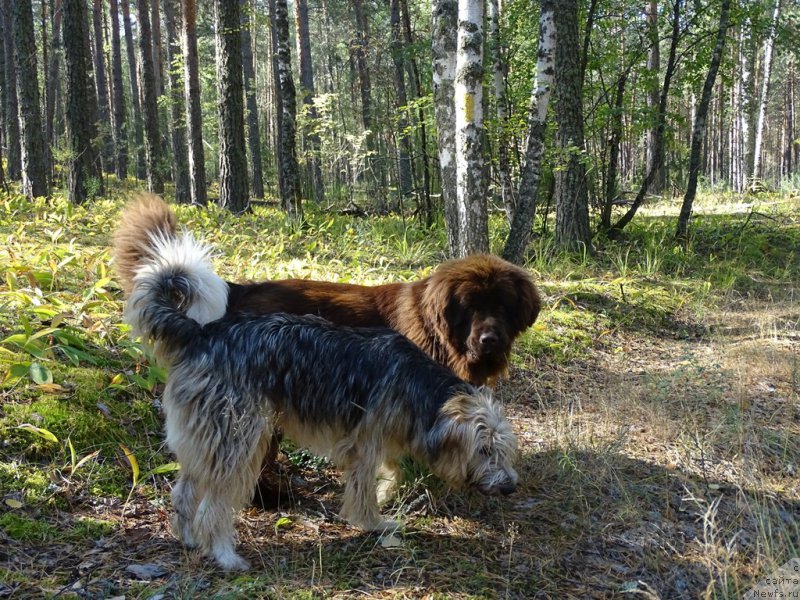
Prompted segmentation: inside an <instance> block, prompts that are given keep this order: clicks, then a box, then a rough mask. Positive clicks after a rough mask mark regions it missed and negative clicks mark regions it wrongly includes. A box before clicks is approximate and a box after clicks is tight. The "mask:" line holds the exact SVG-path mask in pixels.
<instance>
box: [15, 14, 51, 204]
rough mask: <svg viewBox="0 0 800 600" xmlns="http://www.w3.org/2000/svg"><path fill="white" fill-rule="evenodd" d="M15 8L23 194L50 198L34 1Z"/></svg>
mask: <svg viewBox="0 0 800 600" xmlns="http://www.w3.org/2000/svg"><path fill="white" fill-rule="evenodd" d="M13 6H14V8H13V14H12V29H13V37H14V50H15V52H14V56H15V59H16V60H15V64H16V68H17V95H18V99H19V123H20V136H21V142H22V144H21V149H22V161H21V162H22V193H23V194H25V195H26V196H28V197H29V198H34V197H39V196H47V195H48V193H49V192H50V189H49V185H48V183H49V182H48V178H47V167H46V160H45V146H44V130H43V129H42V113H41V106H40V104H39V82H38V77H37V67H36V40H35V38H34V32H33V6H32V5H31V0H14V3H13Z"/></svg>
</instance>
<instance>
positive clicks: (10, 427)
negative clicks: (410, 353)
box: [0, 186, 800, 599]
mask: <svg viewBox="0 0 800 600" xmlns="http://www.w3.org/2000/svg"><path fill="white" fill-rule="evenodd" d="M125 191H126V189H125V187H124V186H120V187H118V188H117V187H115V188H113V189H112V194H111V196H110V197H109V198H106V199H98V200H96V201H94V202H91V203H88V204H86V205H84V206H72V205H70V204H69V203H67V202H66V201H65V200H64V199H63V198H61V197H56V198H54V199H52V200H43V199H39V200H36V201H34V202H29V201H27V200H26V199H25V198H23V197H21V196H19V195H16V194H12V195H10V196H5V197H0V265H2V267H1V268H2V273H0V275H2V280H0V401H1V404H0V490H2V497H0V540H2V541H3V542H4V543H8V544H9V545H10V547H11V548H13V552H11V551H10V552H8V553H7V554H4V553H0V579H2V580H3V581H4V582H6V584H8V585H11V584H13V585H17V586H19V588H18V589H19V590H20V591H19V593H22V594H23V595H24V594H30V595H31V596H36V595H37V594H39V595H41V594H43V593H44V594H55V593H56V592H57V591H58V590H59V589H60V588H61V587H63V586H66V585H71V584H72V582H73V577H74V575H73V572H72V570H71V568H67V567H63V568H62V567H61V566H59V567H57V568H47V567H46V566H43V565H46V564H48V563H46V561H45V562H42V564H41V565H39V564H37V563H36V561H33V562H31V563H20V562H19V561H15V559H14V558H13V556H17V555H20V556H22V555H27V554H26V553H32V555H36V556H39V555H41V556H44V555H45V554H47V553H55V554H58V553H61V554H64V555H65V556H66V555H69V556H71V555H70V553H71V552H84V551H88V550H89V549H91V548H93V547H94V546H95V544H96V543H97V542H98V540H100V539H101V538H102V539H105V540H107V541H108V544H109V545H108V546H104V547H103V548H104V552H107V554H108V556H107V564H106V565H105V566H104V567H103V568H102V569H101V572H102V575H97V576H96V578H95V580H96V583H95V584H93V585H95V591H96V592H97V593H98V594H100V595H102V594H111V595H114V594H126V596H130V597H133V598H139V597H141V598H146V597H149V596H151V595H152V594H155V593H165V594H167V595H168V596H171V597H183V598H191V597H196V596H197V595H199V594H203V595H208V596H210V597H217V598H234V597H241V596H242V595H251V596H259V595H261V596H265V597H287V598H297V599H301V598H302V599H304V598H317V597H328V596H330V595H335V594H337V593H339V594H343V595H347V594H355V593H359V594H361V595H364V596H365V597H398V598H406V597H408V598H412V597H420V596H422V595H425V594H429V595H431V596H432V597H442V598H445V597H459V598H484V597H498V596H504V595H507V596H508V597H523V596H524V595H525V594H526V593H529V592H530V591H531V590H541V591H542V593H544V594H550V595H557V594H561V595H564V596H567V597H569V596H575V597H582V595H583V594H584V593H585V590H587V589H588V590H591V591H592V592H593V593H596V594H600V595H613V594H614V593H620V591H621V590H623V589H626V587H625V586H626V585H629V584H630V583H631V582H632V581H633V582H635V581H638V580H640V579H641V580H645V581H649V582H651V583H652V584H653V585H654V586H655V587H656V588H658V589H662V591H663V593H664V597H668V596H670V594H671V593H672V594H673V595H674V594H675V593H676V592H675V590H676V589H677V588H676V587H674V586H675V585H676V584H675V581H676V579H675V577H678V576H675V575H674V573H679V578H682V579H681V581H683V582H684V583H685V584H686V585H689V586H690V587H691V586H695V587H696V586H700V587H701V588H704V587H705V586H707V585H708V586H710V587H709V589H710V590H712V592H711V594H710V597H720V598H726V597H735V596H736V595H737V594H741V593H744V591H745V590H746V589H747V587H748V584H750V583H751V582H752V580H753V579H754V578H755V577H757V576H759V575H763V574H765V573H764V572H765V570H767V569H769V568H770V567H774V566H776V565H778V564H781V563H782V562H784V561H785V560H786V559H788V557H790V556H792V555H796V554H797V553H798V551H800V535H798V530H797V525H796V523H797V519H795V520H794V521H792V519H791V518H787V515H789V516H790V517H791V516H792V515H797V514H798V512H797V511H798V510H800V509H798V506H800V489H798V485H797V481H796V469H797V465H798V464H800V445H798V442H797V441H796V440H798V439H800V435H799V434H800V431H798V427H797V424H796V422H794V421H791V419H788V418H784V417H780V415H784V416H785V415H786V411H787V410H788V408H787V407H791V406H796V403H797V402H798V394H799V393H800V383H799V382H800V362H799V361H798V359H797V357H796V354H795V355H794V357H793V355H792V352H791V343H792V342H791V340H793V339H795V338H793V337H792V336H796V335H797V333H796V332H797V330H798V327H799V326H798V323H800V310H798V305H797V300H796V296H797V291H798V289H797V288H798V282H800V253H798V252H797V248H800V218H799V217H798V215H800V210H798V209H800V201H798V199H797V198H792V197H790V196H788V195H787V196H771V197H766V196H765V197H759V198H744V199H740V198H731V197H727V196H726V197H723V196H708V195H707V196H703V197H701V198H700V199H699V201H698V205H697V207H696V216H695V218H694V220H693V222H692V227H691V238H690V240H689V244H688V245H687V246H686V247H684V246H682V245H680V244H677V243H675V242H674V241H673V238H672V233H673V229H674V223H675V218H674V217H675V210H676V207H675V203H670V202H666V203H662V204H658V205H653V206H646V207H644V208H643V209H642V211H640V212H641V214H640V215H639V216H638V217H637V219H636V220H634V222H633V223H632V224H631V225H630V227H629V228H628V229H626V231H625V235H624V237H623V239H622V240H620V241H617V242H613V243H612V242H609V241H605V240H597V243H596V248H595V252H594V253H593V254H591V255H586V254H583V255H580V254H572V255H570V254H562V253H557V252H555V251H554V247H553V242H552V239H551V238H549V237H546V236H545V237H537V238H535V239H534V242H533V243H532V245H531V247H530V249H529V256H528V261H527V264H526V266H527V268H528V269H529V270H530V271H531V272H532V273H533V275H534V277H535V279H536V281H537V284H538V285H539V287H540V289H541V291H542V292H543V294H544V297H545V309H544V310H543V312H542V314H541V316H540V318H539V320H538V321H537V323H536V324H535V325H534V327H533V328H532V329H531V330H530V331H528V332H526V333H525V334H524V335H523V336H522V337H521V338H520V339H519V340H518V341H517V344H516V345H515V349H514V354H513V356H512V370H511V377H510V379H508V380H507V381H505V382H503V383H502V384H501V385H500V387H499V389H498V391H497V394H498V395H499V396H500V397H501V399H502V400H503V401H504V402H506V403H507V405H508V410H509V414H510V417H511V419H512V422H513V423H514V425H515V427H516V428H517V430H518V432H519V433H520V444H521V450H522V457H521V459H520V473H521V477H522V489H521V490H520V492H519V494H518V495H517V496H518V497H517V498H514V499H509V500H508V501H499V500H485V499H480V498H476V497H473V496H471V495H468V494H467V495H465V494H460V493H457V492H452V491H449V490H447V489H446V488H445V486H443V485H441V483H440V482H438V481H436V480H435V479H434V478H432V477H431V476H430V475H428V473H427V471H426V470H425V469H424V468H422V467H420V466H419V465H414V464H409V465H407V468H406V472H407V475H408V482H407V484H406V485H405V486H403V487H402V489H401V490H400V493H399V495H398V498H397V500H396V501H395V502H394V504H393V505H391V506H390V507H389V510H390V511H396V512H398V513H400V514H402V515H403V518H404V519H406V520H407V521H408V522H409V527H408V529H407V531H406V533H405V534H404V536H403V544H402V546H401V547H399V548H392V549H384V548H382V547H381V546H380V541H379V540H378V538H377V537H375V536H369V535H364V534H361V533H359V532H355V531H354V530H351V529H349V528H347V527H345V526H343V525H342V524H341V523H339V522H338V521H337V520H336V519H335V518H334V517H333V516H332V515H333V513H334V512H335V510H336V507H337V505H338V501H339V495H340V491H341V490H340V488H339V487H338V481H337V479H336V477H335V473H334V471H333V470H332V467H331V466H330V464H329V463H327V462H326V461H324V460H320V459H318V458H316V457H314V456H312V455H310V454H308V453H307V452H305V451H303V450H296V451H295V450H294V449H293V448H292V446H291V445H289V444H287V445H286V449H287V450H291V452H290V458H291V460H292V462H293V465H294V468H295V469H297V470H300V471H302V473H303V477H305V478H306V479H308V489H305V490H300V491H299V492H297V498H296V500H297V506H296V507H295V508H293V509H290V510H289V511H288V512H284V513H266V514H259V513H256V512H254V511H248V512H246V513H245V514H244V515H243V524H242V526H241V528H240V532H241V533H242V542H243V545H244V547H245V549H246V550H245V554H247V555H248V558H250V559H251V561H252V562H253V563H254V564H255V565H256V566H257V568H256V569H255V570H254V571H253V572H252V573H249V574H247V575H244V576H225V575H222V574H220V573H218V572H216V571H214V570H213V569H211V568H210V567H209V565H208V564H207V563H205V562H203V561H202V560H200V559H199V558H198V557H196V556H193V555H191V554H189V553H186V552H185V551H183V550H182V549H181V548H180V547H179V546H178V545H177V543H175V542H174V541H173V540H172V538H171V537H170V535H169V532H168V528H167V526H166V516H167V512H168V510H169V499H168V494H169V483H170V481H171V479H172V477H173V476H174V474H173V473H172V470H173V469H172V468H171V467H170V466H169V463H170V462H171V460H172V457H171V456H170V455H169V453H168V452H167V451H166V450H165V448H164V447H163V435H162V432H161V427H162V425H161V415H160V413H159V399H160V393H161V390H162V388H163V383H164V381H165V378H166V373H165V372H164V370H163V369H161V368H158V367H157V366H154V365H152V364H150V362H149V361H148V360H147V356H146V355H145V354H144V353H143V352H142V351H141V350H140V349H139V347H138V346H137V345H136V344H134V343H133V342H132V341H131V340H130V339H129V338H128V330H127V327H126V326H124V325H122V324H121V320H120V314H121V310H122V305H123V298H122V294H121V291H120V289H119V286H118V285H117V284H116V282H115V281H114V273H113V265H112V264H111V260H110V254H109V249H108V245H109V242H110V235H111V233H112V231H113V230H114V227H115V226H116V223H117V221H118V214H119V210H120V209H121V206H122V200H123V197H124V193H125ZM176 210H177V213H178V220H179V221H180V223H181V224H182V225H183V226H185V227H186V228H187V229H189V230H191V231H193V232H195V233H196V234H198V235H199V236H201V237H202V238H204V239H205V240H207V241H208V242H209V243H211V244H212V245H213V246H214V247H215V248H216V249H217V255H216V256H215V258H214V262H215V266H216V267H217V268H218V270H219V272H220V273H221V274H222V275H223V276H224V277H226V278H229V279H246V278H253V279H262V278H285V277H309V278H317V279H325V280H330V281H342V282H355V283H364V284H379V283H385V282H390V281H411V280H415V279H418V278H420V277H424V276H425V275H427V274H429V273H430V272H431V271H432V270H433V269H434V268H435V267H436V265H437V264H438V263H439V262H441V261H442V260H444V258H445V248H446V239H445V235H444V233H443V230H442V227H441V223H437V224H436V225H435V226H434V227H433V228H431V229H427V228H425V227H424V226H423V225H422V224H421V222H420V221H419V220H417V219H415V218H412V217H408V216H406V217H405V218H403V217H401V216H398V215H390V216H380V217H369V218H367V219H362V218H354V217H345V216H340V215H336V214H330V213H327V212H325V211H323V210H321V209H319V208H316V207H314V206H311V205H309V206H308V207H307V208H306V220H305V222H304V223H303V224H302V226H300V227H297V226H294V225H292V224H290V223H288V222H287V221H286V219H284V217H283V215H282V214H281V213H280V212H279V211H278V210H277V209H275V208H271V207H267V206H258V207H256V208H255V209H254V210H253V212H252V213H251V214H247V215H244V216H242V217H240V218H235V217H233V216H231V215H230V214H229V213H227V212H226V211H224V210H222V209H219V208H217V207H214V206H211V207H209V208H208V209H202V208H198V207H191V206H180V207H177V208H176ZM540 225H541V223H538V224H537V230H538V228H539V226H540ZM506 230H507V229H506V224H505V221H504V218H503V217H502V216H501V215H500V214H496V215H492V217H491V241H492V248H493V250H495V251H499V249H500V248H501V247H502V242H503V239H504V236H505V232H506ZM549 230H550V231H552V226H551V227H549ZM782 411H783V412H782ZM21 425H24V426H25V427H20V426H21ZM125 449H129V450H130V453H131V456H126V450H125ZM154 471H155V473H154ZM134 473H138V481H137V482H136V485H135V487H134ZM792 473H794V475H792ZM719 490H724V494H723V496H724V497H723V499H722V500H721V501H719V504H717V505H714V506H713V507H712V504H711V503H712V502H714V501H715V498H716V497H717V496H718V494H719ZM715 494H716V495H715ZM712 508H713V511H712ZM712 512H713V515H712ZM654 515H655V516H654ZM284 516H288V517H289V520H288V521H282V522H283V523H284V526H281V527H276V526H275V525H276V523H277V522H278V521H279V520H280V519H281V518H282V517H284ZM712 516H713V517H714V520H713V523H711V522H710V520H709V519H711V517H712ZM704 519H705V521H704ZM661 520H663V522H661ZM704 522H705V523H706V525H707V527H706V528H705V529H704V528H703V525H702V524H703V523H704ZM652 523H659V525H658V527H660V528H661V529H658V527H655V525H653V527H655V529H652V531H651V529H650V528H651V524H652ZM698 523H700V526H698ZM709 523H711V524H709ZM657 529H658V531H656V530H657ZM690 531H691V532H694V533H693V534H692V535H693V536H694V537H692V535H690V534H689V533H688V532H690ZM737 531H743V532H744V533H742V534H737V533H736V532H737ZM131 532H133V533H134V534H136V535H135V536H133V537H131V536H132V535H133V534H132V533H131ZM654 532H655V533H654ZM659 532H660V533H659ZM712 534H713V535H714V536H716V537H714V539H711V538H708V537H705V538H704V537H703V536H704V535H706V536H710V535H712ZM137 536H138V537H137ZM631 536H632V537H631ZM737 536H739V537H737ZM651 538H652V539H654V540H656V541H654V542H653V544H652V545H648V543H645V542H642V541H641V540H642V539H643V540H649V539H651ZM734 538H735V539H734ZM741 539H743V540H744V541H740V542H737V540H741ZM620 540H623V541H624V543H623V541H620ZM631 540H633V541H631ZM731 540H733V541H731ZM626 544H627V545H626ZM636 544H640V545H639V546H637V545H636ZM642 544H643V545H642ZM659 544H661V545H662V546H663V547H666V546H667V545H673V546H674V547H675V548H676V550H675V552H677V553H678V555H677V556H678V558H674V557H672V558H670V555H667V554H664V553H663V552H661V551H660V550H659V549H658V548H659V547H660V546H659ZM737 544H738V545H737ZM595 548H598V549H599V548H603V549H605V550H602V551H599V550H598V551H596V552H594V551H593V550H592V549H595ZM632 548H639V549H640V550H635V549H632ZM593 552H594V554H593ZM20 553H21V554H20ZM37 553H38V554H37ZM73 558H74V557H73ZM70 560H72V559H70ZM66 562H69V561H66ZM130 562H166V563H168V564H169V565H170V569H171V576H170V578H168V579H161V580H156V581H153V582H132V581H130V580H129V579H125V578H123V579H120V577H119V573H120V572H121V571H122V570H124V567H125V566H126V565H127V564H129V563H130ZM123 581H127V583H121V582H123ZM687 582H688V583H687ZM659 586H660V587H659ZM670 586H672V587H670ZM98 590H102V591H98ZM701 591H702V590H701V589H697V590H695V589H694V587H692V594H694V592H697V594H700V592H701Z"/></svg>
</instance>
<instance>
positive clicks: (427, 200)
mask: <svg viewBox="0 0 800 600" xmlns="http://www.w3.org/2000/svg"><path fill="white" fill-rule="evenodd" d="M400 12H401V15H402V18H403V35H404V38H405V42H406V46H407V47H408V46H411V45H412V44H413V43H414V40H413V37H412V35H411V18H410V16H409V14H408V1H407V0H400ZM408 65H409V68H410V70H411V78H410V80H411V83H412V84H413V86H414V90H413V93H414V97H415V98H417V99H418V100H421V99H422V97H423V94H422V83H421V81H420V76H419V69H418V68H417V62H416V60H415V59H414V57H413V56H410V57H409V58H408ZM425 121H426V119H425V111H424V110H423V108H422V106H419V108H418V109H417V130H418V131H419V138H420V139H419V152H420V159H421V161H422V198H423V210H424V213H425V224H426V226H428V227H430V226H431V225H432V224H433V218H434V215H433V206H432V203H431V174H430V166H429V160H428V132H427V127H426V125H425Z"/></svg>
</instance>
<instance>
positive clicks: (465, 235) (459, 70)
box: [454, 0, 489, 256]
mask: <svg viewBox="0 0 800 600" xmlns="http://www.w3.org/2000/svg"><path fill="white" fill-rule="evenodd" d="M482 80H483V0H460V1H459V3H458V39H457V52H456V79H455V85H454V98H455V116H456V133H455V138H456V140H455V141H456V143H455V150H456V199H457V206H458V229H459V234H458V240H459V244H458V256H468V255H470V254H474V253H476V252H488V251H489V227H488V219H487V214H486V194H485V192H486V190H485V187H484V181H483V169H484V164H483V147H482V143H481V142H482V133H483V85H482V84H483V81H482Z"/></svg>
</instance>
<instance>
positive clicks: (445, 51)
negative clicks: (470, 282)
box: [431, 0, 460, 257]
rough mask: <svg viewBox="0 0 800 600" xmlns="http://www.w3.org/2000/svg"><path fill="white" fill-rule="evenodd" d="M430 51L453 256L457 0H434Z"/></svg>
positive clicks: (455, 228) (455, 243)
mask: <svg viewBox="0 0 800 600" xmlns="http://www.w3.org/2000/svg"><path fill="white" fill-rule="evenodd" d="M432 29H433V34H432V44H431V54H432V58H433V103H434V115H435V119H436V136H437V141H438V147H439V169H440V172H441V175H440V178H441V182H442V205H443V207H444V220H445V226H446V228H447V240H448V250H449V254H450V256H451V257H454V256H458V255H459V248H460V241H459V224H458V199H457V195H456V116H455V104H454V103H453V98H455V79H456V41H457V31H458V2H457V1H456V0H433V22H432Z"/></svg>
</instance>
